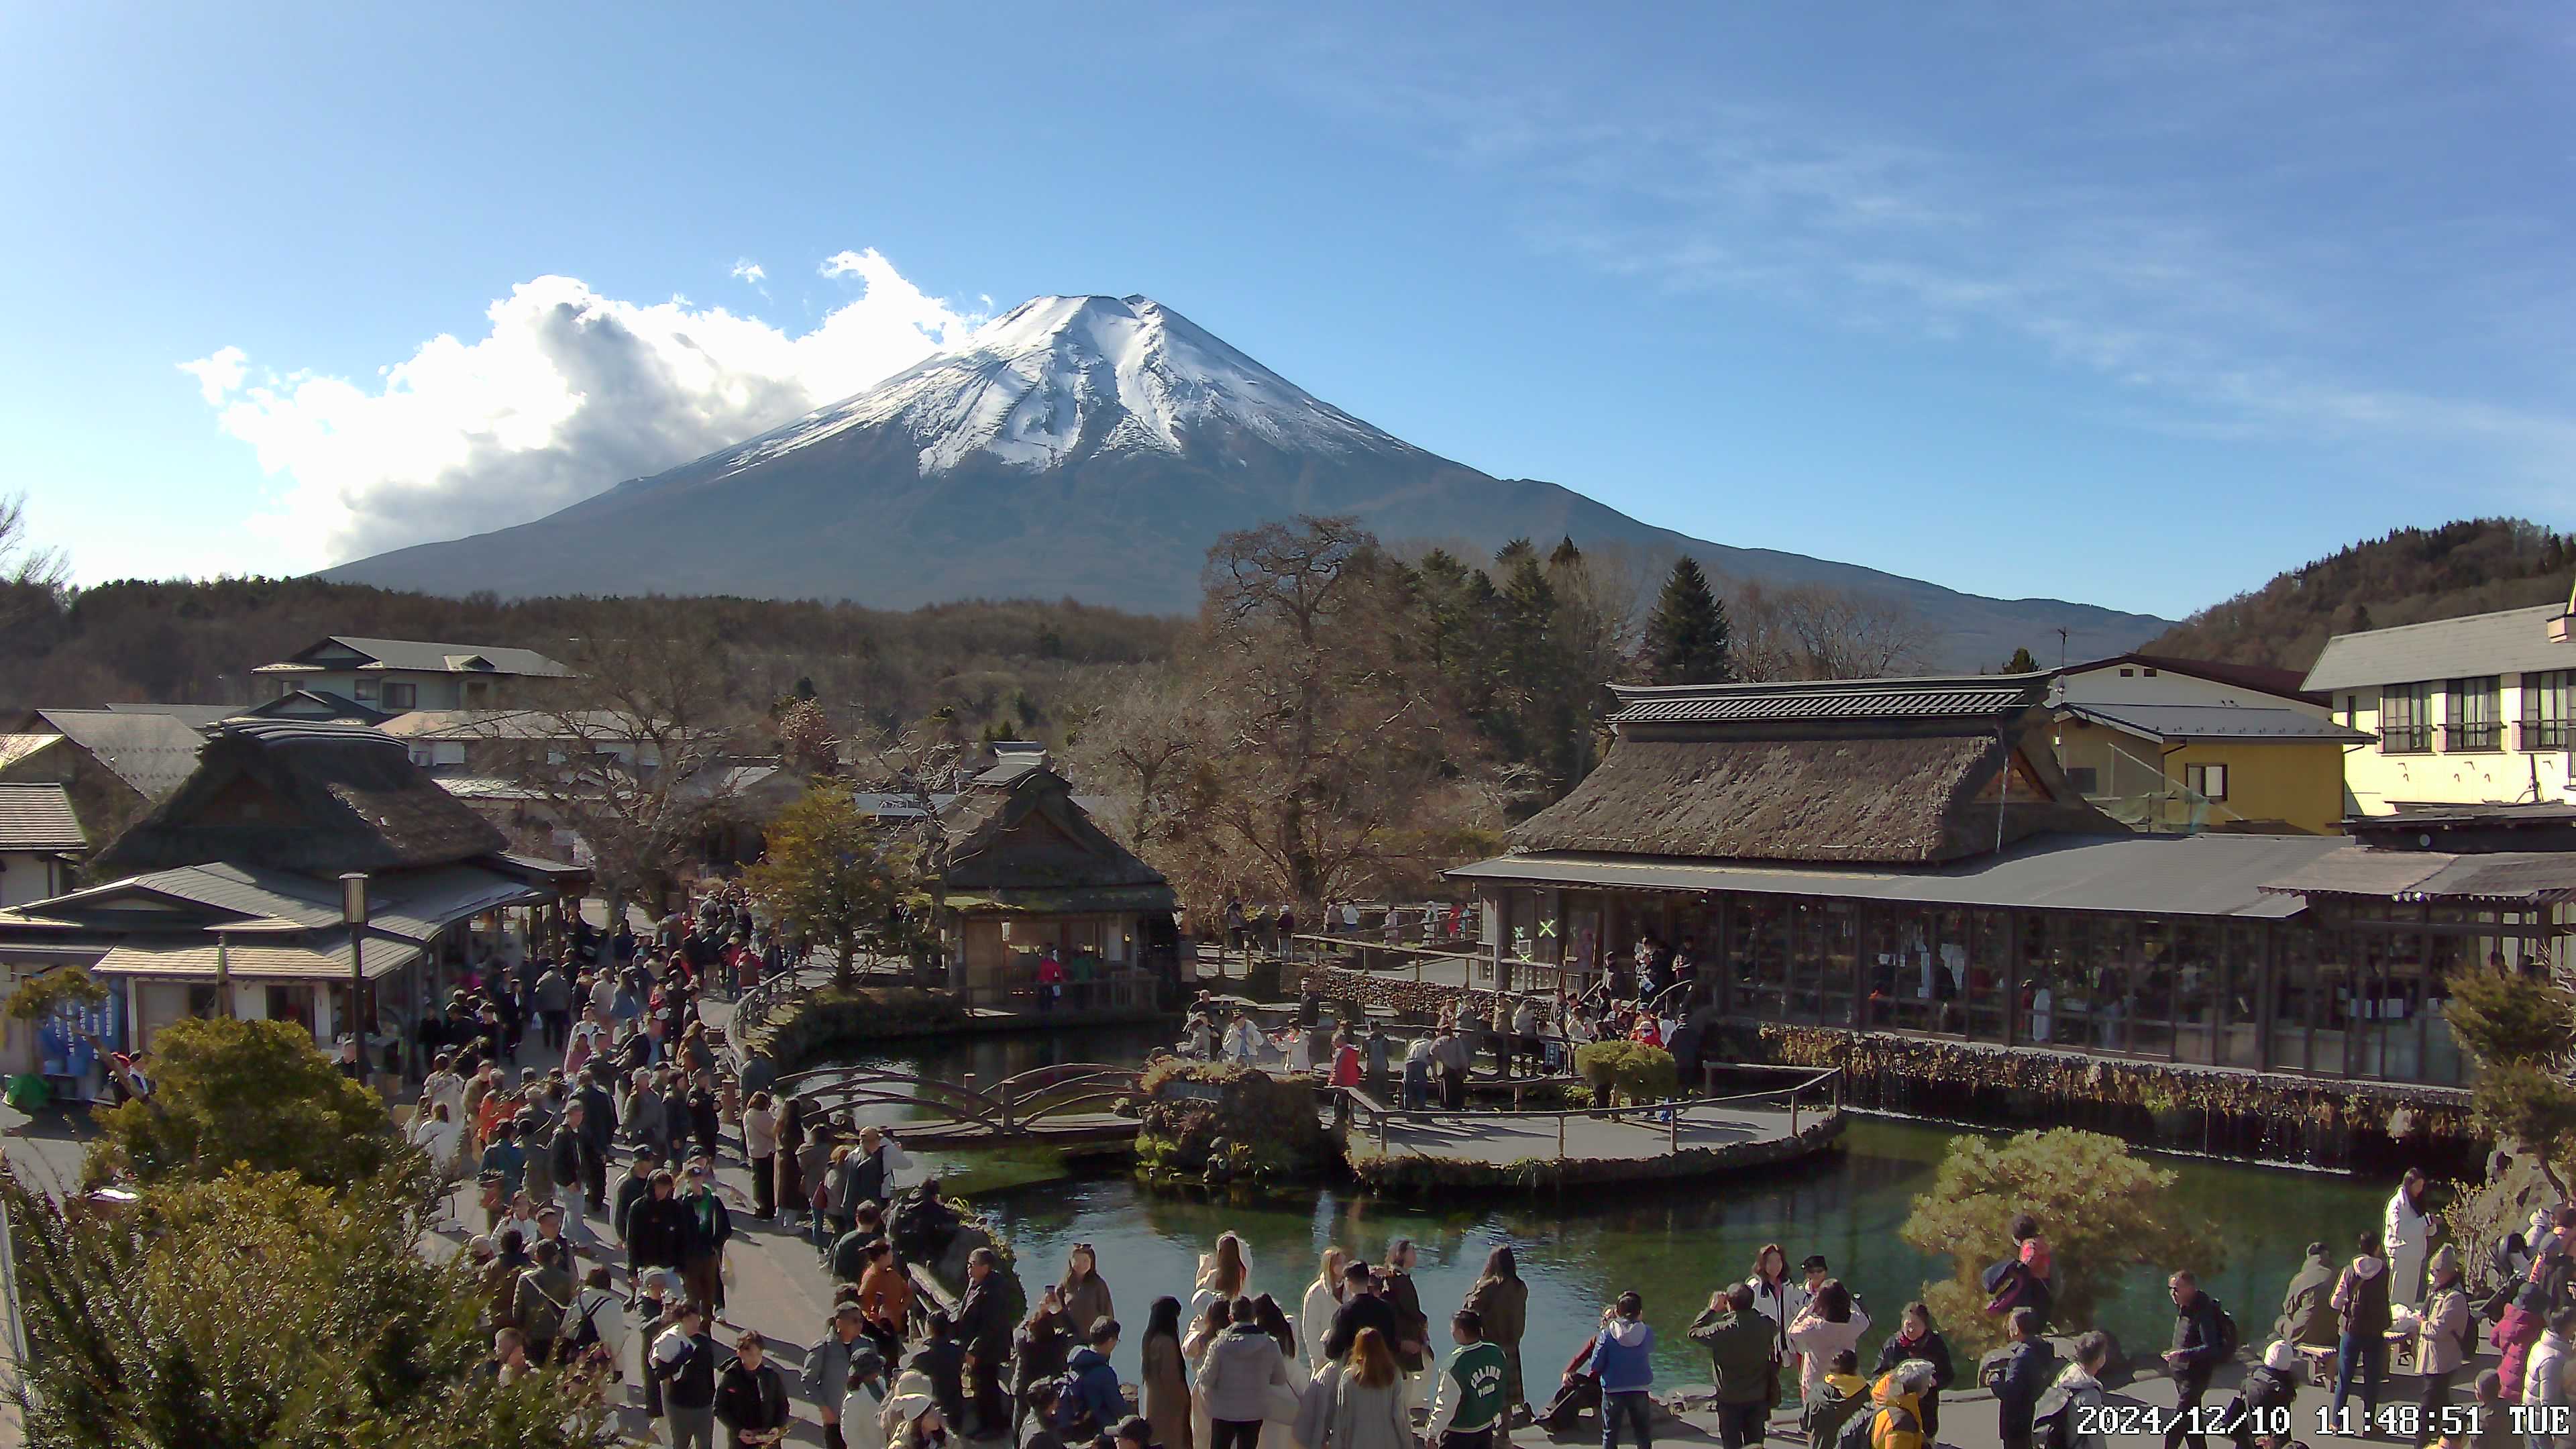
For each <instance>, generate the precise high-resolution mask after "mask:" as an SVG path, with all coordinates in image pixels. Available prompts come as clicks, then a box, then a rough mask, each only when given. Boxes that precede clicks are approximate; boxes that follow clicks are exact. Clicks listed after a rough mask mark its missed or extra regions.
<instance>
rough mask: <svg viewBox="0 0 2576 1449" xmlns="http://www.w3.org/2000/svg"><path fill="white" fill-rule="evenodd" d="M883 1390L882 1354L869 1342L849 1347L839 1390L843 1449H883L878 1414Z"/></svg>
mask: <svg viewBox="0 0 2576 1449" xmlns="http://www.w3.org/2000/svg"><path fill="white" fill-rule="evenodd" d="M886 1392H887V1391H886V1379H885V1356H884V1355H883V1354H880V1353H878V1352H877V1348H876V1345H875V1344H873V1343H865V1342H862V1343H859V1344H857V1345H855V1346H853V1347H852V1348H851V1350H850V1372H849V1376H848V1377H847V1378H846V1379H845V1380H843V1382H842V1392H841V1417H840V1430H841V1442H842V1444H843V1445H845V1446H847V1449H885V1428H884V1426H883V1425H882V1424H881V1423H880V1422H879V1416H880V1415H882V1414H883V1413H884V1412H885V1403H886Z"/></svg>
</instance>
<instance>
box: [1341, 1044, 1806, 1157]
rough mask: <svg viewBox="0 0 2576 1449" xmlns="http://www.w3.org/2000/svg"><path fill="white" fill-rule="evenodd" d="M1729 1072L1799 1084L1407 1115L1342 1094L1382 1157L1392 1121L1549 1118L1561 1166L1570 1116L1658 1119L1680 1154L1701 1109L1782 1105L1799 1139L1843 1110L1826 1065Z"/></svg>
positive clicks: (1354, 1091) (1463, 1123) (1467, 1124)
mask: <svg viewBox="0 0 2576 1449" xmlns="http://www.w3.org/2000/svg"><path fill="white" fill-rule="evenodd" d="M1732 1070H1735V1071H1740V1072H1777V1073H1781V1074H1794V1075H1796V1076H1797V1077H1798V1080H1797V1081H1795V1082H1792V1083H1789V1084H1788V1085H1786V1086H1780V1087H1768V1088H1764V1089H1763V1090H1760V1091H1755V1092H1736V1093H1732V1094H1730V1095H1727V1096H1721V1097H1694V1098H1691V1099H1689V1100H1686V1101H1670V1102H1649V1103H1647V1104H1645V1105H1643V1106H1636V1107H1566V1108H1560V1109H1556V1110H1535V1111H1517V1110H1516V1111H1493V1112H1485V1111H1467V1112H1439V1111H1423V1112H1408V1111H1406V1110H1404V1109H1403V1108H1401V1107H1390V1106H1388V1105H1386V1104H1385V1103H1383V1102H1380V1101H1378V1100H1377V1099H1376V1098H1375V1097H1372V1096H1370V1095H1369V1094H1368V1093H1367V1092H1365V1091H1362V1090H1360V1089H1359V1088H1357V1087H1345V1088H1342V1089H1341V1090H1342V1096H1343V1099H1344V1100H1345V1101H1346V1102H1348V1103H1349V1105H1350V1110H1351V1112H1352V1114H1353V1116H1354V1118H1364V1119H1366V1121H1367V1124H1368V1125H1367V1127H1366V1128H1364V1129H1363V1130H1367V1131H1370V1132H1371V1133H1372V1135H1373V1136H1374V1137H1375V1139H1376V1141H1377V1150H1378V1152H1379V1154H1380V1155H1381V1156H1383V1155H1384V1154H1385V1153H1386V1151H1387V1145H1386V1144H1387V1137H1386V1125H1387V1122H1388V1121H1389V1120H1390V1119H1394V1120H1398V1121H1404V1122H1421V1123H1432V1124H1439V1125H1443V1126H1449V1127H1458V1128H1473V1127H1474V1126H1475V1125H1476V1124H1477V1123H1478V1122H1492V1121H1497V1120H1539V1119H1553V1120H1554V1121H1555V1123H1556V1157H1557V1160H1558V1161H1560V1162H1562V1161H1564V1160H1565V1124H1566V1122H1567V1121H1568V1120H1569V1119H1572V1118H1583V1119H1587V1120H1595V1121H1599V1120H1608V1121H1622V1120H1625V1119H1627V1118H1630V1117H1655V1116H1658V1115H1661V1116H1663V1118H1664V1121H1665V1126H1666V1127H1667V1129H1668V1131H1667V1136H1666V1144H1665V1148H1664V1150H1665V1151H1666V1152H1667V1153H1672V1152H1679V1151H1680V1150H1681V1131H1682V1116H1683V1114H1684V1113H1688V1112H1693V1111H1697V1110H1700V1109H1702V1108H1708V1107H1730V1106H1732V1107H1741V1106H1743V1105H1745V1104H1747V1103H1755V1102H1777V1103H1780V1104H1782V1106H1783V1107H1785V1109H1786V1110H1787V1112H1788V1114H1789V1135H1790V1136H1792V1137H1795V1136H1797V1135H1798V1131H1799V1116H1800V1113H1801V1112H1802V1111H1806V1112H1814V1111H1816V1110H1819V1109H1821V1110H1822V1111H1823V1112H1825V1113H1826V1114H1828V1115H1830V1114H1832V1113H1835V1112H1839V1111H1841V1110H1842V1105H1843V1073H1842V1068H1840V1067H1826V1068H1824V1069H1823V1070H1821V1071H1819V1070H1816V1069H1813V1068H1809V1067H1782V1066H1771V1065H1768V1064H1764V1063H1754V1062H1746V1063H1742V1064H1738V1065H1735V1066H1733V1067H1732ZM1819 1097H1821V1098H1823V1100H1822V1101H1821V1102H1818V1101H1816V1099H1817V1098H1819ZM1775 1110H1778V1109H1775ZM1415 1151H1416V1154H1417V1155H1419V1156H1425V1157H1427V1156H1429V1155H1430V1154H1428V1153H1423V1152H1420V1151H1419V1149H1415Z"/></svg>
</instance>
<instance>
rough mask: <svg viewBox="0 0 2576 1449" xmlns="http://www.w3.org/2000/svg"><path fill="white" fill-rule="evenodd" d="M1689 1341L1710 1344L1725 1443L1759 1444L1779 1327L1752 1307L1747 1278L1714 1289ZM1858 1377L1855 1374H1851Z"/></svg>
mask: <svg viewBox="0 0 2576 1449" xmlns="http://www.w3.org/2000/svg"><path fill="white" fill-rule="evenodd" d="M1690 1336H1691V1341H1692V1342H1694V1343H1701V1344H1705V1345H1707V1346H1708V1359H1709V1370H1710V1372H1711V1374H1713V1375H1714V1376H1715V1379H1716V1383H1717V1438H1718V1442H1719V1443H1720V1444H1721V1445H1723V1446H1725V1449H1743V1446H1745V1445H1747V1444H1754V1445H1759V1444H1760V1443H1761V1442H1762V1436H1763V1432H1764V1424H1763V1421H1764V1419H1765V1418H1766V1417H1768V1414H1769V1410H1770V1403H1771V1353H1772V1350H1773V1349H1774V1348H1775V1347H1777V1346H1778V1343H1779V1332H1778V1330H1776V1329H1775V1328H1773V1327H1772V1326H1771V1320H1770V1319H1768V1318H1765V1317H1763V1316H1762V1315H1761V1314H1760V1313H1757V1312H1755V1311H1754V1308H1753V1289H1752V1286H1751V1285H1750V1284H1745V1283H1738V1284H1736V1285H1734V1286H1733V1287H1731V1288H1726V1289H1722V1290H1720V1291H1719V1292H1716V1293H1712V1294H1710V1295H1709V1298H1708V1308H1707V1311H1705V1312H1703V1313H1701V1314H1700V1316H1699V1317H1698V1318H1697V1319H1695V1320H1693V1321H1692V1323H1691V1326H1690ZM1855 1382H1857V1380H1855Z"/></svg>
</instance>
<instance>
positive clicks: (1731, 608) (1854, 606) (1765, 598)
mask: <svg viewBox="0 0 2576 1449" xmlns="http://www.w3.org/2000/svg"><path fill="white" fill-rule="evenodd" d="M1726 607H1727V617H1728V621H1729V623H1730V625H1731V626H1732V631H1733V640H1732V644H1731V650H1732V654H1733V659H1734V663H1735V673H1736V677H1737V678H1739V679H1744V680H1756V681H1758V680H1778V679H1870V678H1875V677H1877V676H1880V675H1888V674H1903V673H1906V672H1908V671H1911V670H1916V669H1920V668H1922V667H1923V661H1924V658H1925V656H1926V654H1927V652H1928V650H1929V648H1930V646H1931V643H1932V640H1933V638H1934V631H1933V630H1932V628H1931V627H1930V626H1929V625H1928V624H1926V623H1925V622H1924V621H1923V619H1922V618H1921V617H1920V616H1918V615H1916V614H1915V613H1914V612H1913V611H1912V610H1910V609H1907V608H1906V607H1905V606H1903V605H1902V604H1898V603H1896V602H1895V601H1893V600H1890V599H1887V598H1883V597H1881V596H1879V595H1876V594H1864V593H1859V592H1855V591H1853V590H1850V589H1838V588H1832V587H1828V586H1826V585H1822V584H1788V585H1783V586H1776V587H1775V586H1770V585H1765V584H1763V583H1761V582H1760V581H1758V580H1747V581H1745V582H1742V583H1739V584H1737V585H1735V586H1734V587H1733V588H1732V589H1730V590H1728V597H1727V606H1726Z"/></svg>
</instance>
